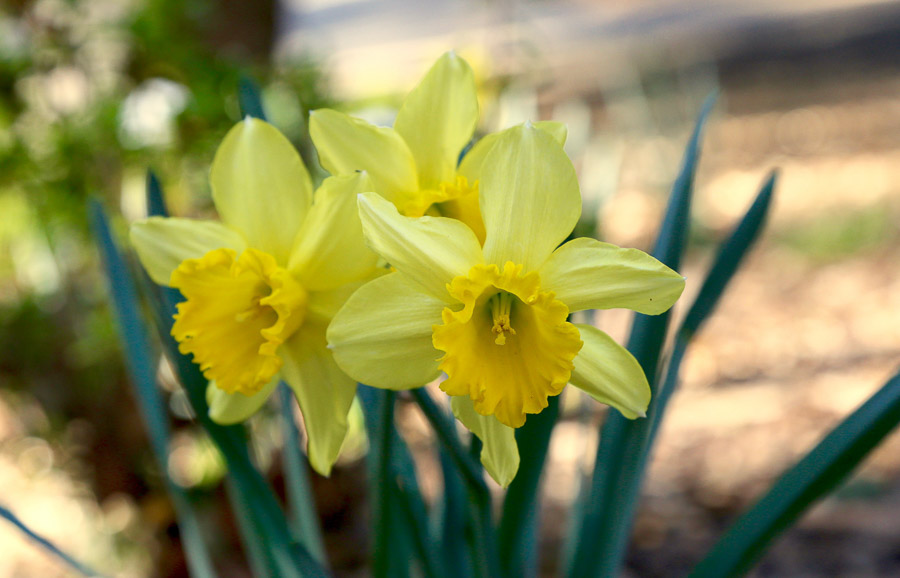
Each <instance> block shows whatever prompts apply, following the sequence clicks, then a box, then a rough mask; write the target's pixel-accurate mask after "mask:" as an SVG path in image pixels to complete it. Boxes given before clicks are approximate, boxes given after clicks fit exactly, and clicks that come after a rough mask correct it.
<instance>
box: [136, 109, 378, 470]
mask: <svg viewBox="0 0 900 578" xmlns="http://www.w3.org/2000/svg"><path fill="white" fill-rule="evenodd" d="M210 181H211V185H212V191H213V202H214V204H215V206H216V209H217V211H218V213H219V216H220V218H221V222H215V221H197V220H191V219H184V218H161V217H151V218H149V219H146V220H143V221H140V222H137V223H134V224H133V225H132V227H131V241H132V244H133V245H134V247H135V249H136V250H137V254H138V256H139V258H140V260H141V263H142V264H143V265H144V267H145V269H146V270H147V272H148V273H149V275H150V277H151V278H152V279H153V280H154V281H156V282H157V283H160V284H163V285H168V286H170V287H174V288H176V289H178V290H180V291H181V293H182V295H183V296H184V298H185V300H184V301H183V302H182V303H180V304H179V305H178V313H177V314H176V315H175V323H174V324H173V326H172V335H173V336H174V337H175V339H176V340H177V341H178V343H179V350H180V351H181V352H182V353H183V354H186V355H188V354H190V355H192V356H193V360H194V362H195V363H197V364H198V365H199V366H200V369H201V370H202V371H203V374H204V376H205V377H206V378H207V379H209V380H210V382H209V386H208V388H207V399H208V401H209V405H210V417H211V418H212V419H213V420H214V421H216V422H219V423H223V424H228V423H236V422H239V421H243V420H244V419H246V418H248V417H249V416H250V415H252V414H253V413H255V412H256V411H257V410H259V409H260V407H261V406H262V405H263V404H264V403H265V401H266V400H267V399H268V397H269V396H270V395H271V393H272V392H273V390H274V389H275V387H276V386H277V385H278V383H279V382H281V381H284V382H285V383H287V384H288V386H290V388H291V389H292V390H293V392H294V394H295V395H296V397H297V400H298V402H299V405H300V410H301V412H302V414H303V421H304V424H305V427H306V432H307V438H308V446H307V450H308V455H309V459H310V463H311V465H312V466H313V468H315V469H316V470H317V471H318V472H319V473H321V474H323V475H328V473H329V472H330V471H331V467H332V465H333V464H334V462H335V460H336V459H337V456H338V453H339V451H340V447H341V443H342V442H343V440H344V437H345V435H346V433H347V429H348V422H347V415H348V413H349V411H350V405H351V403H352V401H353V398H354V396H355V393H356V381H355V380H354V379H352V378H351V377H349V376H347V375H346V374H345V373H344V372H343V371H341V370H340V368H339V367H338V366H337V364H336V363H335V361H334V358H333V356H332V353H331V352H330V351H329V350H328V348H327V347H326V341H325V331H326V328H327V326H328V323H329V322H330V321H331V318H332V316H333V315H334V314H335V312H336V311H337V309H338V308H339V307H340V306H341V305H342V304H343V303H344V301H345V300H346V299H347V297H348V296H349V295H350V294H351V293H352V292H353V291H354V290H355V289H356V288H357V287H359V285H360V284H361V283H362V282H364V281H367V280H369V279H371V278H373V277H374V276H376V274H377V272H378V268H377V259H378V257H377V255H376V254H374V253H372V252H371V251H370V250H369V249H368V248H367V247H366V246H365V242H364V239H363V233H362V227H361V224H360V221H359V216H358V210H357V195H358V194H359V193H362V192H365V191H368V190H371V188H372V187H371V183H370V181H369V179H368V176H367V175H366V174H365V173H354V174H351V175H344V176H336V177H331V178H329V179H326V180H325V181H324V182H323V184H322V186H321V187H319V189H318V190H316V191H315V193H314V192H313V188H312V182H311V180H310V177H309V174H308V172H307V170H306V168H305V167H304V165H303V162H302V161H301V159H300V156H299V155H298V153H297V151H296V150H295V149H294V147H293V145H291V143H290V142H289V141H288V140H287V139H286V138H285V137H284V136H283V135H282V134H281V133H280V132H278V130H277V129H275V128H274V127H273V126H271V125H269V124H267V123H265V122H263V121H261V120H258V119H253V118H249V117H248V118H247V119H245V120H243V121H241V122H240V123H238V124H237V125H236V126H235V127H234V128H232V129H231V131H230V132H229V133H228V134H227V135H226V137H225V139H224V140H223V142H222V144H221V145H220V147H219V149H218V151H217V152H216V156H215V159H214V161H213V165H212V168H211V171H210Z"/></svg>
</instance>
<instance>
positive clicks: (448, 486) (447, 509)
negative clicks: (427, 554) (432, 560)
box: [438, 445, 472, 578]
mask: <svg viewBox="0 0 900 578" xmlns="http://www.w3.org/2000/svg"><path fill="white" fill-rule="evenodd" d="M438 458H439V460H440V465H441V474H442V476H443V478H444V494H443V496H442V499H441V502H440V516H439V518H438V519H439V521H440V536H441V539H440V545H441V559H442V561H443V564H444V568H453V571H454V577H455V578H469V577H470V576H472V561H471V559H470V558H469V553H468V550H467V549H466V539H465V535H466V488H465V486H464V485H463V480H462V477H461V476H460V474H459V471H458V470H457V468H456V466H455V465H454V464H453V458H451V457H450V454H449V453H448V452H447V449H446V448H445V447H444V446H443V445H442V446H440V448H439V453H438Z"/></svg>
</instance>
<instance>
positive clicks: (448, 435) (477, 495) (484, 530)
mask: <svg viewBox="0 0 900 578" xmlns="http://www.w3.org/2000/svg"><path fill="white" fill-rule="evenodd" d="M409 393H410V394H411V395H412V397H413V399H414V400H415V402H416V403H417V404H418V405H419V409H421V410H422V413H424V414H425V418H426V419H427V420H428V422H429V423H430V424H431V427H432V428H434V431H435V434H436V435H437V438H438V441H440V443H441V445H442V446H443V447H444V449H446V451H447V453H448V454H449V456H450V459H451V461H452V462H453V463H454V464H455V465H456V467H457V470H458V471H459V473H460V475H461V476H462V479H463V481H464V482H465V484H466V487H467V488H468V490H469V500H468V503H469V505H470V506H471V518H472V520H471V529H472V539H471V544H472V552H471V559H472V564H473V566H474V572H475V575H476V576H479V577H483V578H493V577H495V576H502V574H501V570H500V562H499V560H498V557H497V548H496V537H495V532H494V522H493V519H492V516H491V492H490V490H489V489H488V487H487V484H486V483H485V481H484V474H483V472H482V469H481V464H480V463H479V462H478V461H477V459H478V455H479V454H480V447H481V446H480V442H479V441H478V438H476V437H475V436H472V450H473V451H472V452H467V451H466V450H465V449H464V448H463V446H462V443H461V442H460V441H459V438H458V437H457V435H456V424H455V423H454V420H453V418H451V417H450V416H449V415H447V414H446V413H445V412H444V411H442V410H441V409H440V408H439V407H438V406H437V404H436V403H435V402H434V400H433V399H431V396H430V395H428V392H427V391H425V388H424V387H420V388H418V389H411V390H410V391H409ZM473 454H474V455H473Z"/></svg>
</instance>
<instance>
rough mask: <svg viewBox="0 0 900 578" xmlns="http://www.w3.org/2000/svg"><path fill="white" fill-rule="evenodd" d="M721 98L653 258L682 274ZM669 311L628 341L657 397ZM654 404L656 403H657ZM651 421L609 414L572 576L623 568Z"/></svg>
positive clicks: (638, 324) (696, 142)
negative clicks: (701, 166) (699, 174)
mask: <svg viewBox="0 0 900 578" xmlns="http://www.w3.org/2000/svg"><path fill="white" fill-rule="evenodd" d="M714 103H715V96H714V95H711V96H710V97H708V98H707V99H706V102H705V103H704V105H703V109H702V111H701V113H700V117H699V119H698V120H697V125H696V127H695V128H694V132H693V134H692V135H691V139H690V141H689V142H688V146H687V150H686V151H685V155H684V160H683V162H682V166H681V170H680V172H679V174H678V177H677V178H676V179H675V183H674V185H673V187H672V194H671V196H670V197H669V204H668V207H667V208H666V214H665V216H664V217H663V222H662V226H661V227H660V232H659V237H658V238H657V242H656V247H655V248H654V250H653V256H654V257H656V258H657V259H659V260H660V261H662V262H663V263H665V264H666V265H668V266H669V267H671V268H672V269H675V270H678V268H679V266H680V264H681V257H682V254H683V253H684V249H685V245H686V243H687V236H688V230H689V225H690V207H691V198H692V196H693V188H694V174H695V173H696V170H697V162H698V160H699V156H700V141H701V137H702V134H703V127H704V125H705V122H706V119H707V117H708V116H709V113H710V111H711V110H712V106H713V104H714ZM669 315H670V314H669V312H666V313H663V314H661V315H656V316H649V315H641V314H636V315H635V320H634V324H633V325H632V328H631V337H630V338H629V340H628V350H629V351H630V352H631V353H632V354H633V355H634V356H635V358H636V359H637V360H638V362H639V363H640V364H641V367H642V368H643V369H644V373H645V374H646V375H647V379H648V380H649V382H650V388H651V390H652V391H653V392H654V394H655V393H656V387H655V386H656V383H657V379H656V374H657V367H658V364H659V358H660V352H661V350H662V346H663V343H664V342H665V337H666V330H667V328H668V323H669ZM651 403H652V402H651ZM650 426H651V423H650V421H649V420H646V419H638V420H633V421H632V420H628V419H626V418H624V417H622V416H621V415H620V414H619V413H618V412H614V411H611V412H608V413H607V415H606V421H605V422H604V424H603V429H602V431H601V434H600V443H599V444H598V446H597V459H596V462H595V464H594V473H593V478H592V480H591V488H590V490H589V494H588V496H589V498H588V500H587V504H586V506H587V508H586V511H585V512H584V520H583V522H582V528H581V532H579V534H578V538H577V539H578V544H577V545H576V550H575V556H574V559H573V563H572V567H571V568H570V569H569V575H570V576H573V577H578V578H580V577H583V576H616V575H618V573H619V569H620V568H621V566H622V560H623V558H624V556H625V550H626V548H627V545H628V536H629V533H630V531H631V522H632V519H633V517H634V509H635V506H636V504H637V497H638V492H639V489H640V484H641V478H642V476H643V467H642V457H641V456H642V455H643V452H644V448H645V446H646V443H647V440H648V437H649V433H650Z"/></svg>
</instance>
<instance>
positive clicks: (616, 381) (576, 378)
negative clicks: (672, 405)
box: [571, 324, 650, 419]
mask: <svg viewBox="0 0 900 578" xmlns="http://www.w3.org/2000/svg"><path fill="white" fill-rule="evenodd" d="M576 327H578V331H579V332H580V333H581V340H582V341H584V347H582V348H581V351H580V352H579V353H578V356H577V357H575V369H574V370H572V377H571V383H572V385H574V386H575V387H577V388H579V389H582V390H584V391H585V392H587V394H588V395H590V396H591V397H593V398H594V399H596V400H597V401H599V402H600V403H605V404H607V405H611V406H612V407H614V408H616V409H617V410H619V412H621V414H622V415H624V416H625V417H627V418H628V419H635V418H637V417H645V416H646V412H647V406H648V405H649V404H650V385H649V384H648V383H647V376H645V375H644V370H643V369H641V365H640V364H639V363H638V362H637V360H636V359H635V358H634V356H633V355H631V353H629V352H628V350H627V349H625V348H624V347H622V346H621V345H619V344H618V343H616V342H615V341H614V340H613V339H612V337H610V336H609V335H607V334H606V333H603V332H602V331H600V330H599V329H597V328H596V327H594V326H592V325H583V324H578V325H576Z"/></svg>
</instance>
